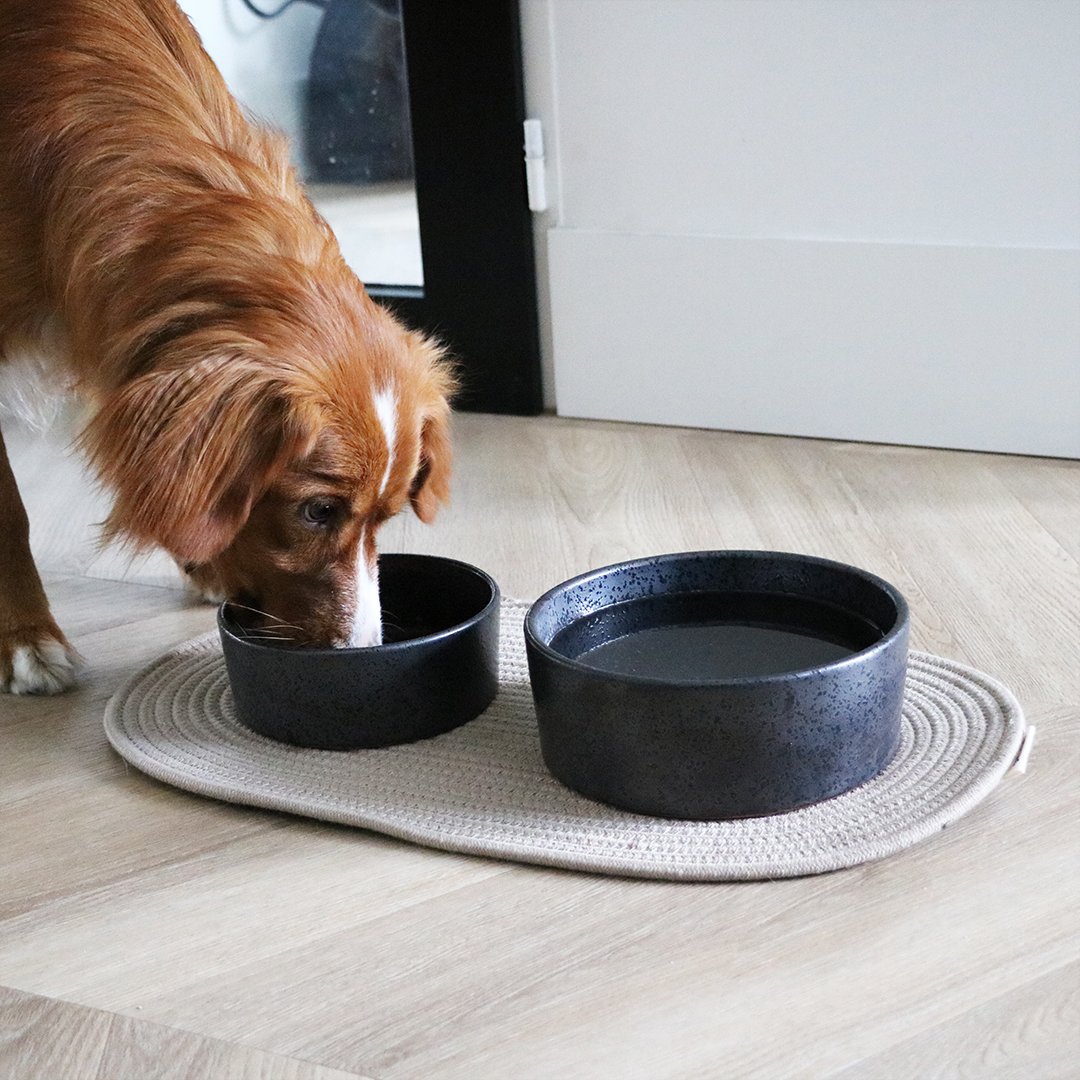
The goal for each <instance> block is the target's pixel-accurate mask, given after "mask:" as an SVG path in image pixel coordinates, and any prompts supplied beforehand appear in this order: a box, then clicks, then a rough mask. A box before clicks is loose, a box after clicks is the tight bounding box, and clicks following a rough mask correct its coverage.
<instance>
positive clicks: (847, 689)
mask: <svg viewBox="0 0 1080 1080" xmlns="http://www.w3.org/2000/svg"><path fill="white" fill-rule="evenodd" d="M907 638H908V610H907V604H906V603H905V602H904V598H903V597H902V596H901V595H900V593H899V592H897V590H896V589H895V588H893V586H891V585H890V584H888V582H885V581H883V580H881V578H878V577H875V576H874V575H873V574H868V573H866V572H864V571H862V570H858V569H856V568H854V567H852V566H845V565H844V564H842V563H837V562H831V561H828V560H826V559H817V558H812V557H810V556H804V555H792V554H786V553H781V552H767V551H702V552H690V553H686V554H679V555H661V556H658V557H655V558H649V559H639V560H637V561H634V562H627V563H620V564H619V565H616V566H609V567H606V568H605V569H602V570H595V571H593V572H592V573H589V574H585V575H583V576H581V577H577V578H574V579H573V580H571V581H567V582H564V583H563V584H562V585H559V586H557V587H556V588H554V589H552V590H551V591H550V592H548V593H545V595H544V596H542V597H541V598H540V599H539V600H537V601H536V603H535V604H534V605H533V606H532V608H531V609H530V610H529V613H528V615H527V617H526V620H525V645H526V651H527V654H528V661H529V674H530V677H531V679H532V689H533V697H534V699H535V702H536V712H537V719H538V721H539V727H540V744H541V749H542V752H543V755H544V761H545V763H546V764H547V767H548V768H549V769H550V771H551V773H552V774H553V775H554V776H555V777H556V778H557V779H559V780H561V781H562V782H563V783H564V784H566V785H567V786H568V787H571V788H573V789H574V790H575V791H578V792H580V793H581V794H583V795H586V796H588V797H590V798H593V799H597V800H599V801H601V802H605V803H608V804H610V805H612V806H615V807H618V808H620V809H623V810H632V811H635V812H637V813H641V814H651V815H654V816H659V817H670V818H688V819H698V820H720V819H727V818H736V817H749V816H756V815H760V814H772V813H777V812H780V811H784V810H792V809H795V808H797V807H800V806H806V805H809V804H811V803H815V802H819V801H821V800H822V799H828V798H830V797H832V796H834V795H839V794H841V793H842V792H844V791H848V790H850V789H851V788H853V787H857V786H858V785H859V784H862V783H864V782H865V781H867V780H869V779H871V778H872V777H874V776H876V775H877V774H878V773H879V772H880V771H881V770H882V769H883V768H884V767H885V766H886V765H887V764H888V762H889V760H890V758H891V757H892V755H893V753H894V752H895V750H896V746H897V743H898V740H899V734H900V707H901V703H902V697H903V690H904V677H905V674H906V669H907Z"/></svg>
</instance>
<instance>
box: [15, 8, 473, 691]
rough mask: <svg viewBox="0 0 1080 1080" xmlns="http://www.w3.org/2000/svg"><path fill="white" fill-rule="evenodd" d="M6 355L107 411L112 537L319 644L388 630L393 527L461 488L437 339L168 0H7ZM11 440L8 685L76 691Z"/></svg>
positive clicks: (103, 458)
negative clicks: (351, 259) (370, 280)
mask: <svg viewBox="0 0 1080 1080" xmlns="http://www.w3.org/2000/svg"><path fill="white" fill-rule="evenodd" d="M0 87H3V94H2V96H0V360H2V359H3V357H4V355H7V354H10V353H11V352H13V351H15V350H17V349H23V348H25V346H26V345H27V344H28V343H30V344H32V343H33V342H35V341H38V340H40V339H41V336H42V333H43V331H44V330H45V329H49V331H50V336H51V337H52V338H54V339H55V338H57V337H59V339H60V341H61V342H62V346H61V347H60V348H59V349H58V350H56V355H55V357H54V361H55V363H57V364H59V365H61V366H62V367H63V368H64V369H65V370H66V372H67V373H68V374H69V375H70V377H71V378H72V379H73V381H74V383H75V386H76V388H77V389H78V390H79V391H80V392H81V393H82V394H84V395H86V396H87V397H88V398H89V399H90V400H91V401H92V402H93V404H94V406H95V409H96V412H95V415H94V416H93V419H92V420H91V422H90V423H89V426H88V427H87V428H86V430H85V431H84V432H83V433H82V435H81V445H82V447H83V449H84V450H85V451H86V453H87V455H88V457H89V460H90V462H91V464H92V465H93V466H94V467H95V469H96V470H97V473H98V474H99V476H100V477H101V479H102V481H103V482H104V484H105V485H106V486H107V487H108V488H109V489H110V490H111V491H112V493H113V494H114V498H115V502H114V506H113V509H112V512H111V514H110V516H109V518H108V520H107V522H106V524H105V536H106V537H107V538H120V539H123V540H126V541H128V542H130V543H132V544H133V545H135V546H136V547H146V546H151V545H160V546H161V547H163V548H165V550H167V551H168V552H169V553H170V554H171V555H172V556H173V557H174V558H175V559H176V560H177V562H178V563H180V564H181V566H183V567H184V568H185V569H186V570H187V571H188V572H189V573H190V575H191V576H192V578H193V579H194V580H195V581H196V582H197V583H198V584H199V585H200V586H201V587H202V588H203V589H204V590H205V591H207V592H208V593H217V594H220V595H223V596H225V597H228V598H230V599H231V600H233V601H235V602H237V603H239V604H243V605H245V606H246V607H248V608H250V609H252V611H253V612H255V611H258V612H261V613H262V614H261V615H259V616H258V617H257V620H258V621H259V622H260V624H261V626H262V627H263V630H264V632H265V633H267V634H273V635H277V636H281V637H286V638H289V639H292V640H295V641H297V642H300V643H307V644H315V645H335V646H340V645H350V644H351V645H365V644H371V643H374V642H375V641H377V640H379V612H378V600H377V593H376V584H375V580H376V578H375V575H376V563H375V559H376V556H375V531H376V529H377V528H378V526H379V525H380V524H381V523H382V522H383V521H385V520H386V519H387V518H389V517H390V516H391V515H393V514H396V513H397V512H398V511H399V510H400V509H402V507H403V506H404V505H405V504H406V503H408V502H410V501H411V503H412V506H413V507H414V508H415V510H416V512H417V514H418V515H419V516H420V517H421V518H422V519H423V520H424V521H430V520H431V519H432V517H433V515H434V513H435V510H436V507H437V504H438V503H439V502H441V501H444V500H445V499H446V497H447V493H448V480H449V469H450V447H449V438H448V412H449V407H448V404H447V399H448V395H449V394H450V393H451V391H452V388H453V382H452V377H451V375H450V372H449V370H448V367H447V364H446V362H445V361H444V359H443V358H442V356H441V353H440V350H439V348H438V347H437V346H435V345H434V344H433V343H432V342H430V341H429V340H427V339H426V338H424V337H423V336H421V335H420V334H418V333H415V332H413V331H410V330H408V329H406V328H404V327H403V326H402V325H401V324H400V323H399V322H397V321H396V320H395V318H394V317H393V316H391V315H390V314H389V313H388V312H387V311H385V310H384V309H383V308H381V307H379V306H378V305H376V304H375V303H374V302H373V301H372V300H371V299H370V298H369V297H368V296H367V294H366V293H365V291H364V288H363V286H362V285H361V284H360V282H359V281H358V280H357V278H356V276H355V275H354V274H353V273H352V272H351V271H350V270H349V269H348V267H347V266H346V265H345V263H344V261H343V260H342V258H341V254H340V252H339V250H338V246H337V244H336V242H335V240H334V237H333V235H332V233H331V232H330V230H329V228H328V227H327V225H326V224H325V222H324V221H323V220H322V219H321V218H320V217H319V216H318V214H317V213H316V212H315V211H314V209H313V208H312V206H311V204H310V203H309V202H308V200H307V198H306V197H305V195H304V194H303V192H302V190H301V189H300V187H299V185H298V183H297V181H296V179H295V177H294V174H293V170H292V169H291V168H290V166H289V164H288V158H287V154H286V147H285V145H284V143H283V141H282V140H281V139H280V137H278V136H277V135H274V134H270V133H267V132H265V131H262V130H260V129H259V128H257V127H256V126H254V125H252V124H250V123H249V122H248V121H247V120H246V119H245V118H244V116H243V115H242V114H241V111H240V109H239V108H238V107H237V105H236V103H235V102H234V101H233V99H232V97H231V96H230V95H229V93H228V91H227V90H226V88H225V85H224V83H223V81H222V79H221V77H220V75H219V74H218V72H217V70H216V68H215V67H214V65H213V64H212V63H211V61H210V59H209V58H208V57H207V56H206V54H205V52H204V51H203V49H202V47H201V45H200V42H199V40H198V37H197V35H196V34H195V32H194V31H193V29H192V27H191V25H190V23H189V22H188V20H187V18H186V17H185V16H184V15H183V14H182V13H181V12H180V10H179V9H178V8H177V7H176V6H175V4H174V3H173V2H172V0H48V2H46V3H41V2H40V0H0ZM27 533H28V530H27V521H26V514H25V512H24V510H23V506H22V503H21V501H20V499H19V495H18V492H17V490H16V487H15V481H14V478H13V476H12V474H11V470H10V467H9V465H8V461H7V456H6V453H5V452H4V451H3V447H2V442H0V688H2V689H6V690H13V691H16V692H35V691H38V692H49V691H55V690H58V689H62V688H63V687H64V686H66V685H68V684H70V682H71V680H72V670H73V669H72V665H71V661H72V659H73V654H72V653H71V650H70V647H69V646H68V645H67V642H66V641H65V639H64V636H63V634H62V633H61V631H60V629H59V627H58V626H57V624H56V623H55V621H54V620H53V618H52V616H51V614H50V612H49V608H48V603H47V601H46V598H45V593H44V590H43V589H42V586H41V582H40V579H39V577H38V574H37V571H36V570H35V568H34V564H33V561H32V559H31V555H30V549H29V543H28V539H27Z"/></svg>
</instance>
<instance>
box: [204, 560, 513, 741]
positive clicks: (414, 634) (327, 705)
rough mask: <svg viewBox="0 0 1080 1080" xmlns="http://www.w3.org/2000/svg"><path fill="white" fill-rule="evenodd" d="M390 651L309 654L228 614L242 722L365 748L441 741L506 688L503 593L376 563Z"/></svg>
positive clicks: (225, 633) (414, 564) (470, 575)
mask: <svg viewBox="0 0 1080 1080" xmlns="http://www.w3.org/2000/svg"><path fill="white" fill-rule="evenodd" d="M379 594H380V600H381V603H382V609H383V621H384V630H383V635H384V644H382V645H375V646H371V647H369V648H363V649H311V648H303V647H297V646H291V647H290V646H288V645H287V644H283V643H270V642H267V641H265V640H259V639H258V638H257V637H255V636H253V634H252V633H251V632H248V631H246V630H245V629H244V627H243V626H242V624H241V623H240V622H239V621H238V620H237V619H236V618H235V613H234V612H232V611H231V610H230V608H229V605H228V604H227V603H226V604H223V605H222V606H221V608H220V609H219V611H218V629H219V630H220V633H221V644H222V649H223V651H224V654H225V666H226V670H227V671H228V676H229V683H230V685H231V687H232V695H233V702H234V707H235V711H236V718H237V719H238V720H239V721H240V723H241V724H243V725H244V726H245V727H247V728H250V729H251V730H252V731H255V732H258V733H259V734H260V735H266V736H267V737H269V738H271V739H278V740H280V741H281V742H286V743H292V744H293V745H295V746H305V747H315V748H317V749H321V750H357V749H363V748H373V747H379V746H391V745H394V744H396V743H406V742H415V741H416V740H417V739H426V738H430V737H431V736H433V735H441V734H442V733H443V732H445V731H450V730H451V729H452V728H456V727H460V726H461V725H462V724H464V723H467V722H468V721H469V720H472V719H473V718H474V717H476V716H478V715H479V714H480V713H481V712H483V711H484V709H486V708H487V706H488V705H490V704H491V702H492V701H493V700H494V697H495V692H496V690H497V689H498V642H499V588H498V586H497V585H496V584H495V582H494V581H493V580H492V579H491V578H490V577H489V576H488V575H487V574H485V573H484V572H483V571H482V570H478V569H477V568H476V567H475V566H469V565H468V564H467V563H463V562H458V561H456V560H454V559H443V558H439V557H436V556H433V555H382V556H380V557H379Z"/></svg>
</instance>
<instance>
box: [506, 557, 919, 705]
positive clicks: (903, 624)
mask: <svg viewBox="0 0 1080 1080" xmlns="http://www.w3.org/2000/svg"><path fill="white" fill-rule="evenodd" d="M733 556H741V557H747V556H754V557H761V558H771V559H783V560H786V561H790V562H798V563H805V564H810V565H815V566H827V567H829V568H830V569H833V570H841V571H844V572H845V573H848V574H851V575H852V576H855V577H859V578H862V579H863V580H864V581H866V582H868V583H869V584H871V585H873V586H875V587H876V588H878V589H880V590H881V591H882V592H884V593H885V594H886V595H887V596H888V597H889V599H890V600H891V601H892V602H893V603H894V604H895V605H896V622H895V623H894V625H893V627H892V629H891V630H889V631H888V632H887V633H886V634H885V635H884V636H883V637H882V638H880V639H879V640H878V641H875V642H874V644H873V645H868V646H867V647H866V648H865V649H860V650H859V651H858V652H855V653H852V654H851V655H850V656H845V657H842V658H841V659H839V660H833V661H832V662H831V663H828V664H819V665H817V666H815V667H810V668H799V669H798V670H796V671H783V672H778V673H777V674H774V675H746V676H739V677H732V678H726V679H694V680H689V679H662V678H657V677H656V676H652V675H636V674H633V673H631V672H625V671H618V672H615V671H608V670H604V671H600V670H599V669H598V668H595V667H593V666H591V665H590V664H586V663H583V662H582V661H581V660H575V659H574V658H573V657H570V656H567V655H565V653H561V652H559V651H558V649H553V648H552V647H551V646H550V645H548V644H546V643H545V642H544V641H543V640H542V639H541V637H540V635H539V634H538V633H537V631H536V630H535V623H536V620H537V619H538V618H539V617H540V614H541V613H542V612H543V610H544V609H545V608H546V607H548V606H549V605H550V604H551V602H552V601H553V600H554V599H555V598H556V597H557V596H560V595H562V594H564V593H567V592H569V591H570V590H571V589H576V588H580V587H583V586H585V585H588V584H589V583H590V582H593V581H596V580H597V579H599V578H602V577H605V576H606V575H608V574H611V573H613V572H615V571H629V570H634V569H637V568H641V569H651V568H653V567H656V566H658V565H664V564H670V563H675V562H682V561H686V560H687V559H701V560H704V559H708V558H720V557H728V558H731V557H733ZM693 591H694V590H683V591H682V592H683V593H687V594H688V593H691V592H693ZM673 595H681V593H675V594H673ZM763 595H764V594H763ZM642 599H644V594H642ZM624 602H629V603H633V598H631V599H628V600H627V601H624ZM604 606H605V605H602V606H601V607H598V608H597V609H596V610H597V611H601V610H603V608H604ZM910 618H911V616H910V613H909V610H908V604H907V601H906V600H905V599H904V597H903V594H901V592H900V591H899V590H898V589H897V588H896V587H895V586H894V585H891V584H890V583H889V582H887V581H886V580H885V579H884V578H881V577H878V576H877V574H872V573H870V571H869V570H863V569H861V568H860V567H857V566H851V565H849V564H848V563H842V562H838V561H836V560H834V559H823V558H821V557H820V556H817V555H800V554H798V553H796V552H791V551H755V550H750V549H741V548H740V549H731V550H723V549H718V550H715V551H678V552H672V553H669V554H665V555H649V556H646V557H645V558H641V559H629V560H627V561H626V562H618V563H611V564H610V565H608V566H601V567H599V568H598V569H596V570H589V571H587V572H586V573H584V574H579V575H578V576H577V577H572V578H568V579H567V580H566V581H563V582H561V583H560V584H558V585H556V586H554V587H553V588H551V589H548V591H547V592H546V593H544V594H543V596H541V597H539V598H538V599H537V600H535V601H534V602H533V604H532V606H531V607H530V608H529V610H528V613H527V614H526V616H525V640H526V641H528V642H529V644H530V645H531V646H532V647H533V648H534V649H536V650H537V651H538V652H539V653H540V654H541V655H542V656H543V657H544V658H545V659H546V660H548V661H552V662H554V663H556V664H565V665H567V666H568V667H569V668H570V669H572V670H574V671H582V672H587V673H590V674H593V675H597V676H602V677H603V679H604V680H605V681H610V682H613V683H628V684H631V685H636V686H660V687H663V686H670V687H679V686H701V687H721V686H749V685H753V686H770V685H783V684H784V683H788V682H794V681H797V680H803V679H805V678H806V677H807V675H808V674H811V673H813V672H818V671H840V670H842V669H843V668H845V667H851V666H853V665H854V664H857V663H863V662H865V661H866V659H867V658H868V657H870V656H873V655H874V654H875V653H880V652H882V651H884V650H885V649H886V648H888V647H889V645H890V644H891V643H892V642H893V641H895V640H896V638H898V637H899V636H900V635H901V634H903V633H904V632H905V631H906V629H907V626H908V623H909V621H910ZM567 625H570V624H569V623H568V624H567Z"/></svg>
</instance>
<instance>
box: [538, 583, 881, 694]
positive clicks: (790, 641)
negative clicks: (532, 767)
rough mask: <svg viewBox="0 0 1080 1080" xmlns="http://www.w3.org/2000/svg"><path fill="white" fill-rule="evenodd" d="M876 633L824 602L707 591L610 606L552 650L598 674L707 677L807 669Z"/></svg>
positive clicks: (564, 634)
mask: <svg viewBox="0 0 1080 1080" xmlns="http://www.w3.org/2000/svg"><path fill="white" fill-rule="evenodd" d="M881 637H882V631H881V630H880V629H879V628H878V627H875V626H873V625H872V624H871V623H869V622H868V621H867V620H865V619H862V618H860V617H859V616H856V615H854V614H853V613H852V612H850V611H847V610H846V609H844V608H841V607H837V606H836V605H833V604H829V603H827V602H824V601H817V600H811V599H807V598H805V597H795V596H788V595H781V594H769V593H705V594H692V595H691V594H687V595H682V594H677V595H674V596H670V595H666V596H650V597H643V598H640V599H636V600H633V601H627V602H625V603H621V604H614V605H612V606H610V607H607V608H603V609H601V610H600V611H597V612H594V613H592V614H591V615H589V616H586V617H585V618H583V619H581V620H578V621H577V622H575V623H573V624H571V625H570V626H569V627H567V628H566V629H564V630H562V631H561V632H560V633H559V634H557V635H556V637H555V639H554V640H553V641H552V647H553V648H554V649H555V650H556V651H557V652H561V653H562V654H563V655H564V656H568V657H570V658H572V659H575V660H578V661H580V662H581V663H584V664H588V665H589V666H590V667H594V668H597V669H599V670H601V671H608V672H613V673H615V674H622V675H638V676H642V677H645V678H652V679H660V680H668V681H674V682H707V681H712V680H717V679H743V678H762V677H767V676H770V675H780V674H785V673H788V672H793V671H806V670H810V669H812V668H817V667H821V666H823V665H825V664H831V663H835V662H836V661H838V660H843V659H844V658H845V657H848V656H852V655H854V654H855V653H857V652H860V651H861V650H863V649H865V648H867V647H868V646H870V645H872V644H874V642H876V641H878V640H880V639H881Z"/></svg>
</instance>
